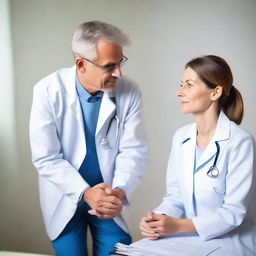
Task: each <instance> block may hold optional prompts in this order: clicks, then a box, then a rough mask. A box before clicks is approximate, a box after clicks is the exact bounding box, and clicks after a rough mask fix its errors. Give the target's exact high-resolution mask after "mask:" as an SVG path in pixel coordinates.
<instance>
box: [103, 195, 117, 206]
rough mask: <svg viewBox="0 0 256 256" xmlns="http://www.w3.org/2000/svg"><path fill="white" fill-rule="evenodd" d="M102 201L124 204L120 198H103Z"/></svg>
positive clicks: (108, 196)
mask: <svg viewBox="0 0 256 256" xmlns="http://www.w3.org/2000/svg"><path fill="white" fill-rule="evenodd" d="M101 201H102V202H108V203H112V204H116V205H121V204H122V201H121V200H120V199H119V198H117V197H116V196H110V195H107V196H102V198H101Z"/></svg>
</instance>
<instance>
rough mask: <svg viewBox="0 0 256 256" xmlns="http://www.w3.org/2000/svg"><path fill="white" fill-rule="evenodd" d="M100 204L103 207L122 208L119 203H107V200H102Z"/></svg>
mask: <svg viewBox="0 0 256 256" xmlns="http://www.w3.org/2000/svg"><path fill="white" fill-rule="evenodd" d="M101 206H102V207H104V208H108V209H120V208H122V206H120V205H117V204H112V203H109V202H102V203H101Z"/></svg>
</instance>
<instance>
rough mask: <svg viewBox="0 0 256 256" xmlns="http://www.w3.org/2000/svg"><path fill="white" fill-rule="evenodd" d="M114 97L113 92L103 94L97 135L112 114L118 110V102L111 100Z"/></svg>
mask: <svg viewBox="0 0 256 256" xmlns="http://www.w3.org/2000/svg"><path fill="white" fill-rule="evenodd" d="M111 97H114V93H113V92H105V93H104V94H103V96H102V101H101V107H100V112H99V118H98V122H97V128H96V135H97V134H98V132H99V131H100V130H101V128H102V127H103V125H104V123H105V122H106V121H107V119H108V118H109V116H110V115H113V113H114V112H115V111H116V104H115V103H114V102H113V100H111Z"/></svg>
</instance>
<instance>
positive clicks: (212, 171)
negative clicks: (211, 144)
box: [207, 141, 220, 178]
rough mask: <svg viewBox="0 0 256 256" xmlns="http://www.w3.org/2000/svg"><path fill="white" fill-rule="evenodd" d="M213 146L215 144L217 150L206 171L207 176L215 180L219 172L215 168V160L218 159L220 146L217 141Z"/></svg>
mask: <svg viewBox="0 0 256 256" xmlns="http://www.w3.org/2000/svg"><path fill="white" fill-rule="evenodd" d="M215 144H216V148H217V152H216V155H215V159H214V162H213V165H212V166H211V167H210V168H209V170H208V171H207V175H208V176H209V177H211V178H217V177H218V176H219V170H218V168H217V166H216V163H217V160H218V157H219V154H220V145H219V143H218V142H217V141H215Z"/></svg>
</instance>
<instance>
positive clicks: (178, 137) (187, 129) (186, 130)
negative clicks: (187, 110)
mask: <svg viewBox="0 0 256 256" xmlns="http://www.w3.org/2000/svg"><path fill="white" fill-rule="evenodd" d="M195 133H196V124H195V123H190V124H187V125H184V126H182V127H180V128H179V129H178V130H176V132H175V133H174V136H173V140H174V141H176V142H178V141H179V142H180V143H182V142H183V141H184V140H187V139H190V138H191V137H192V136H193V135H195Z"/></svg>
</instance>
